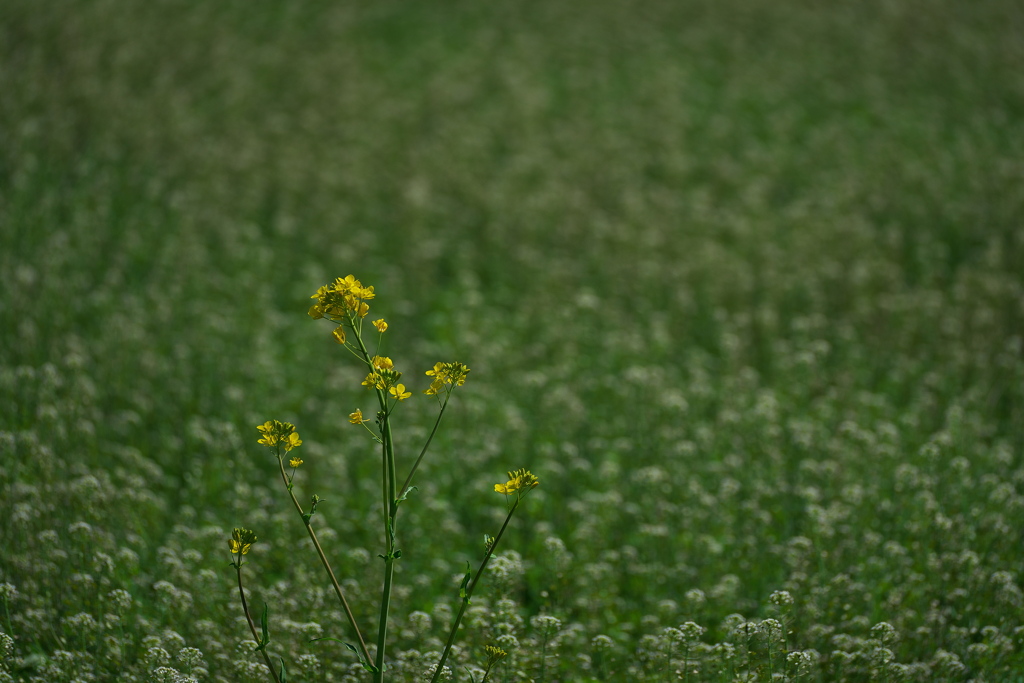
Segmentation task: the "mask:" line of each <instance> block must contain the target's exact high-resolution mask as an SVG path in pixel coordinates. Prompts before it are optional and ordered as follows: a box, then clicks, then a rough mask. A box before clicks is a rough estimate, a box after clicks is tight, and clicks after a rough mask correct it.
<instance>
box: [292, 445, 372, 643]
mask: <svg viewBox="0 0 1024 683" xmlns="http://www.w3.org/2000/svg"><path fill="white" fill-rule="evenodd" d="M277 464H278V465H279V466H280V468H281V479H282V480H283V481H284V485H285V488H286V489H288V495H289V496H291V499H292V503H293V504H294V505H295V509H296V510H298V511H299V517H301V518H302V522H303V524H304V525H305V527H306V533H308V534H309V540H311V541H313V547H314V548H316V554H317V555H318V556H319V557H320V564H322V565H323V567H324V571H326V572H327V576H328V577H330V579H331V585H332V586H334V592H335V594H336V595H337V596H338V601H339V602H341V606H342V608H344V610H345V617H346V618H347V619H348V623H349V625H350V626H351V627H352V630H353V631H355V632H356V638H358V639H359V648H360V649H361V650H362V652H363V656H364V657H366V661H370V651H369V650H368V649H367V648H366V641H364V640H363V633H362V631H360V630H359V624H357V623H356V617H355V615H354V614H352V608H351V607H349V606H348V600H346V599H345V593H344V592H343V591H342V590H341V584H339V583H338V579H337V577H335V576H334V570H333V569H331V563H330V562H328V561H327V555H325V554H324V549H323V547H322V546H321V545H320V541H319V540H317V537H316V532H314V531H313V523H312V521H311V520H310V518H308V517H306V514H305V512H304V511H303V509H302V506H301V505H300V504H299V501H298V499H297V498H296V497H295V493H294V492H293V491H292V486H291V483H290V482H289V481H288V474H287V473H286V472H285V470H284V460H283V459H282V457H281V454H280V453H278V455H277Z"/></svg>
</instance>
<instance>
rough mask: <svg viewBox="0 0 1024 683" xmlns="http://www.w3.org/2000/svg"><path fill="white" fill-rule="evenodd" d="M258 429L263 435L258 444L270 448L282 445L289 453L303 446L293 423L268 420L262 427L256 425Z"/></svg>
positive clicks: (300, 462)
mask: <svg viewBox="0 0 1024 683" xmlns="http://www.w3.org/2000/svg"><path fill="white" fill-rule="evenodd" d="M256 429H258V430H259V431H260V434H262V435H263V436H262V437H261V438H260V440H259V441H257V442H256V443H259V444H263V445H264V446H267V447H268V448H272V447H274V446H276V445H278V444H281V445H283V446H284V450H285V452H286V453H287V452H288V451H290V450H291V449H293V448H297V447H298V446H301V445H302V439H300V438H299V433H298V432H297V431H295V425H293V424H292V423H291V422H281V421H280V420H267V421H266V422H264V423H263V424H261V425H256ZM299 464H302V461H301V460H299ZM295 467H297V465H295Z"/></svg>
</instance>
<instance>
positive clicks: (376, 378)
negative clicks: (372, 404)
mask: <svg viewBox="0 0 1024 683" xmlns="http://www.w3.org/2000/svg"><path fill="white" fill-rule="evenodd" d="M362 384H363V386H364V387H373V388H374V389H383V388H384V387H386V386H387V382H385V381H384V378H383V377H381V376H380V375H379V374H378V373H376V372H371V373H370V374H368V375H367V376H366V379H364V380H363V382H362Z"/></svg>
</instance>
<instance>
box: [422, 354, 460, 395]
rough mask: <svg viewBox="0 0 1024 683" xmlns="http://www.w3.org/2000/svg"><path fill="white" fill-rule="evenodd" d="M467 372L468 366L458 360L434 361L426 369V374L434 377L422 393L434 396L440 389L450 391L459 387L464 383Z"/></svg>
mask: <svg viewBox="0 0 1024 683" xmlns="http://www.w3.org/2000/svg"><path fill="white" fill-rule="evenodd" d="M468 374H469V368H467V367H466V366H465V365H464V364H462V363H459V362H458V361H455V362H452V363H434V367H433V368H431V369H430V370H427V376H428V377H433V378H434V379H433V380H432V381H431V382H430V387H428V388H427V390H426V391H425V392H423V393H425V394H427V395H428V396H434V395H436V394H438V393H440V392H441V391H442V390H444V391H446V392H448V393H451V391H452V389H454V388H455V387H461V386H462V385H463V384H465V383H466V375H468Z"/></svg>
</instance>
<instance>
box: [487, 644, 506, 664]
mask: <svg viewBox="0 0 1024 683" xmlns="http://www.w3.org/2000/svg"><path fill="white" fill-rule="evenodd" d="M484 652H486V653H487V668H488V669H490V668H491V667H492V666H494V665H495V664H497V663H498V662H500V661H501V660H503V659H505V657H508V653H507V652H505V651H504V650H502V649H501V648H500V647H497V646H496V645H484Z"/></svg>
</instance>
